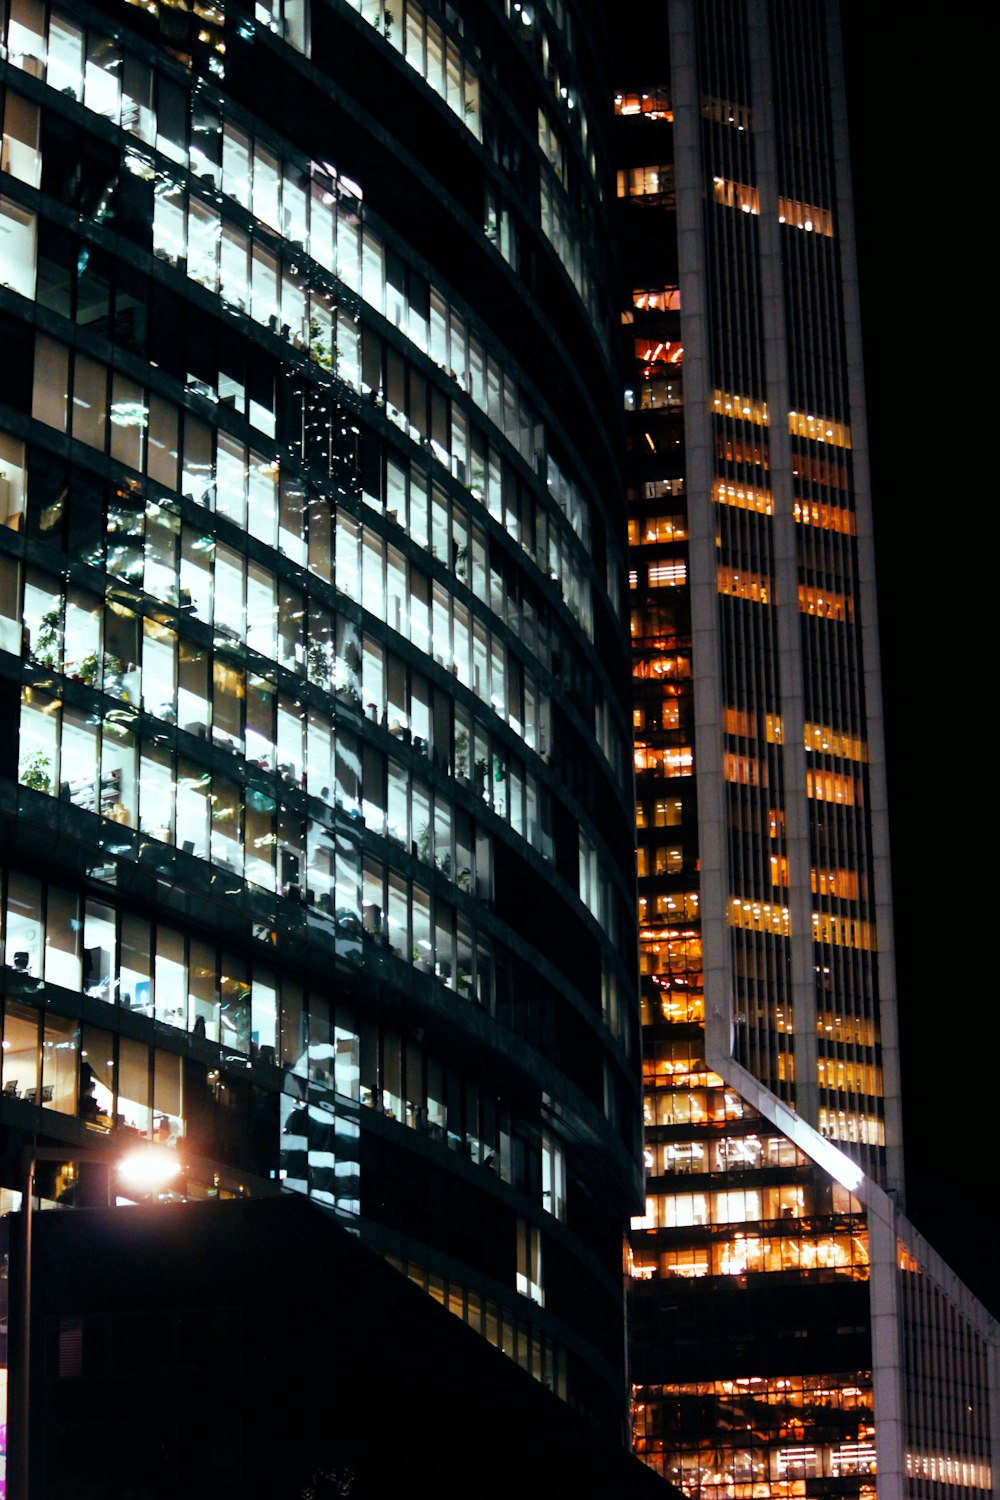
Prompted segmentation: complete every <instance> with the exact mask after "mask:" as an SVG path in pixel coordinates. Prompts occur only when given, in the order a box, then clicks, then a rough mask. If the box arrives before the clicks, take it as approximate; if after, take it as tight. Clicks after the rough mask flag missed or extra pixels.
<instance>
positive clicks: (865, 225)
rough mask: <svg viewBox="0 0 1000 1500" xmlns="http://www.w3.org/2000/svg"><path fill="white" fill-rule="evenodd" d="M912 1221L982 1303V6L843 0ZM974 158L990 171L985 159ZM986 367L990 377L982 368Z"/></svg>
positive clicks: (985, 401) (987, 1064)
mask: <svg viewBox="0 0 1000 1500" xmlns="http://www.w3.org/2000/svg"><path fill="white" fill-rule="evenodd" d="M843 10H844V16H845V32H846V54H847V67H848V91H849V103H850V109H851V132H852V156H853V159H854V179H855V182H854V186H855V200H856V206H857V207H856V212H857V232H858V249H859V262H860V279H861V296H862V318H863V325H864V338H865V373H866V382H867V390H868V416H869V432H870V440H871V456H872V492H873V497H874V507H875V531H876V545H877V565H878V570H879V597H880V611H879V613H880V630H881V638H882V668H883V681H884V684H885V710H886V732H887V745H888V764H889V797H890V807H891V809H892V811H891V824H890V826H891V834H892V854H893V890H894V903H895V913H896V953H897V969H898V976H899V1014H900V1031H901V1037H902V1058H903V1100H904V1125H905V1130H906V1149H907V1200H908V1211H909V1214H910V1217H911V1218H912V1219H913V1220H914V1222H915V1223H916V1225H917V1227H918V1228H919V1229H920V1230H921V1231H922V1232H923V1233H924V1234H925V1235H926V1237H927V1238H928V1239H929V1240H930V1241H931V1243H932V1244H933V1245H934V1246H935V1248H936V1249H938V1250H939V1251H940V1252H941V1253H942V1254H943V1255H944V1256H945V1257H946V1259H948V1260H949V1261H950V1262H951V1264H952V1265H953V1267H954V1268H955V1270H956V1271H958V1272H959V1273H960V1274H961V1275H962V1276H963V1277H964V1278H965V1279H966V1280H967V1282H968V1283H969V1285H970V1286H971V1287H972V1289H973V1290H974V1291H975V1292H976V1293H977V1294H978V1296H979V1297H981V1298H982V1299H983V1301H984V1302H986V1303H987V1305H988V1306H990V1309H991V1311H992V1312H993V1313H994V1314H995V1315H997V1316H1000V1271H998V1266H1000V1255H998V1253H997V1249H996V1245H995V1238H994V1237H995V1231H993V1233H992V1234H991V1233H990V1232H989V1230H988V1228H987V1225H988V1222H989V1221H991V1220H992V1221H993V1222H995V1216H996V1207H995V1202H994V1198H995V1191H994V1186H995V1183H996V1180H997V1176H998V1173H1000V1156H998V1154H995V1153H994V1151H993V1143H994V1141H995V1140H996V1141H998V1142H1000V1025H998V1021H997V1016H998V1014H1000V1006H998V1004H997V996H996V993H995V992H996V980H995V976H994V967H995V966H994V961H993V953H994V935H995V933H996V932H997V931H998V928H1000V923H998V919H997V913H996V911H995V903H996V900H997V896H996V886H997V881H996V878H995V875H994V873H993V858H992V856H993V845H994V842H995V840H996V817H995V810H994V806H993V787H994V784H995V774H994V770H993V762H994V759H995V751H994V749H993V744H992V741H993V738H994V731H991V730H990V727H989V726H990V723H991V722H992V718H993V714H992V701H991V700H992V699H993V697H994V696H995V689H994V688H993V680H994V678H995V676H996V668H995V665H994V660H993V658H994V652H995V644H994V637H995V634H996V631H995V625H994V610H995V608H996V606H995V605H993V608H990V607H989V606H988V604H987V603H986V602H984V601H990V602H991V603H992V600H993V599H996V600H998V601H1000V588H998V586H997V583H996V582H995V581H994V578H993V571H994V568H993V556H992V553H993V546H992V545H991V544H992V542H993V538H992V536H991V534H990V533H991V532H992V530H993V526H992V513H993V510H994V508H995V504H996V502H995V499H994V491H995V489H996V479H995V477H994V476H995V474H996V472H997V470H998V468H1000V465H998V462H997V459H996V458H995V457H994V456H993V454H992V452H991V448H990V445H989V443H988V442H985V441H984V439H983V435H984V434H987V433H991V432H996V430H997V427H998V425H1000V416H998V411H1000V379H998V378H997V374H996V371H995V370H994V371H992V372H990V371H988V370H987V368H986V349H987V347H988V345H989V343H990V337H991V332H990V331H991V325H993V324H994V323H995V315H994V311H993V307H992V298H991V296H990V294H989V293H990V290H991V289H992V281H993V275H994V274H995V273H993V274H991V273H990V270H989V269H988V262H989V261H990V260H992V258H993V255H994V254H995V251H994V243H993V239H992V226H991V220H992V216H993V213H994V212H995V208H994V204H995V202H996V199H997V193H996V190H995V187H994V185H993V180H992V179H993V176H994V172H995V165H994V163H993V162H992V161H991V160H990V155H991V152H990V150H989V149H987V150H986V151H983V150H982V149H981V143H983V142H990V145H991V146H992V142H993V141H994V140H995V139H996V125H995V122H994V120H992V119H987V112H988V105H989V103H990V96H991V85H992V83H993V80H992V79H990V78H988V77H987V67H988V61H987V60H988V59H991V57H992V52H991V47H992V43H991V40H990V39H989V38H988V37H987V34H986V30H987V20H988V18H989V17H990V15H991V14H992V11H991V9H990V8H989V7H983V8H982V10H981V11H980V12H978V13H977V11H976V9H975V8H973V7H969V6H952V7H940V8H938V9H936V10H935V12H934V25H933V28H931V27H930V26H929V25H928V24H927V23H926V20H925V19H924V18H926V17H927V16H928V14H929V13H928V12H926V11H923V12H920V11H915V10H913V9H910V10H907V9H906V8H900V7H896V6H891V7H890V6H878V5H874V4H872V3H871V0H843ZM991 169H992V170H991ZM991 373H992V377H993V378H992V379H991V378H990V375H991Z"/></svg>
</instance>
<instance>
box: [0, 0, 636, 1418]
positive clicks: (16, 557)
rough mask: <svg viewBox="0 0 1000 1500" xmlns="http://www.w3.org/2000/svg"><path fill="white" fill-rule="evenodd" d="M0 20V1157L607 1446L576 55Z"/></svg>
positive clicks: (606, 938) (584, 128)
mask: <svg viewBox="0 0 1000 1500" xmlns="http://www.w3.org/2000/svg"><path fill="white" fill-rule="evenodd" d="M2 17H3V28H2V38H0V39H2V42H3V51H2V54H0V57H2V61H0V110H2V126H3V159H2V169H3V175H2V179H0V187H2V196H0V256H2V270H0V283H2V285H0V329H2V333H0V344H2V350H3V358H2V361H0V367H2V373H0V502H2V520H3V526H2V528H0V648H2V650H0V698H2V721H0V722H2V756H3V762H2V765H0V803H2V809H0V812H2V816H0V829H2V838H3V849H2V853H3V886H2V906H3V943H4V968H3V979H2V984H3V994H4V1011H3V1052H2V1077H0V1121H2V1126H3V1131H4V1133H5V1134H4V1139H5V1141H6V1143H7V1152H8V1154H7V1156H5V1157H4V1160H5V1161H6V1162H8V1163H14V1162H16V1160H17V1148H18V1147H19V1146H20V1145H21V1144H22V1143H24V1142H26V1141H28V1140H30V1139H33V1138H37V1139H38V1140H39V1141H41V1142H44V1143H46V1144H47V1146H49V1147H52V1146H56V1147H58V1146H61V1145H63V1144H64V1145H65V1148H66V1162H65V1165H64V1166H63V1167H62V1168H61V1169H60V1170H58V1171H51V1172H47V1173H46V1172H43V1171H41V1170H40V1176H39V1182H40V1187H41V1191H42V1196H43V1197H44V1198H47V1199H51V1200H54V1201H56V1202H64V1201H65V1202H69V1201H70V1200H71V1198H75V1199H76V1201H80V1199H81V1197H85V1196H86V1192H85V1189H86V1182H85V1177H86V1174H85V1171H84V1170H83V1168H80V1167H78V1166H77V1165H76V1164H75V1158H74V1151H78V1150H81V1149H85V1148H92V1147H93V1146H94V1144H95V1143H97V1144H98V1145H99V1144H100V1142H101V1141H104V1140H107V1141H108V1142H109V1143H110V1145H111V1146H112V1147H117V1146H119V1145H121V1144H122V1143H125V1142H128V1141H136V1140H145V1141H153V1142H156V1143H159V1144H161V1145H163V1146H164V1147H165V1148H166V1149H169V1150H175V1151H177V1152H178V1154H179V1155H180V1156H182V1157H183V1161H184V1164H185V1169H186V1176H185V1178H184V1179H183V1181H182V1182H181V1184H180V1186H179V1191H180V1192H182V1193H184V1194H186V1195H187V1196H188V1197H205V1196H213V1195H222V1196H226V1195H230V1196H231V1195H241V1194H242V1195H251V1196H253V1195H257V1194H261V1193H267V1192H275V1191H278V1190H281V1189H283V1190H295V1191H297V1192H299V1193H303V1194H308V1195H310V1196H311V1197H312V1198H313V1199H314V1200H316V1201H317V1202H319V1203H321V1204H323V1205H325V1206H327V1207H328V1208H329V1209H330V1211H331V1212H333V1213H334V1214H336V1215H338V1216H340V1217H341V1219H343V1220H344V1221H345V1222H346V1223H348V1224H349V1225H351V1226H352V1227H354V1228H355V1229H356V1230H357V1232H358V1233H359V1235H360V1236H361V1238H362V1240H363V1241H365V1242H366V1243H367V1244H369V1245H370V1246H372V1247H374V1248H376V1249H377V1250H378V1251H380V1252H381V1253H382V1254H383V1255H384V1256H385V1257H387V1258H388V1259H390V1260H391V1261H392V1262H393V1263H394V1264H396V1265H397V1266H399V1267H400V1268H401V1269H402V1270H404V1271H405V1272H406V1274H407V1275H408V1276H409V1277H410V1278H411V1279H413V1280H415V1281H417V1282H418V1283H419V1284H420V1285H422V1286H423V1287H424V1288H425V1289H426V1290H427V1291H428V1292H429V1293H430V1294H431V1295H432V1296H434V1297H435V1298H437V1300H438V1301H440V1302H443V1303H444V1304H445V1305H446V1306H447V1307H449V1308H450V1309H451V1310H452V1311H453V1312H454V1313H455V1314H456V1315H457V1316H458V1317H460V1318H462V1319H463V1320H464V1321H465V1322H467V1323H468V1324H469V1325H471V1326H473V1327H474V1328H475V1329H477V1330H479V1331H480V1332H481V1333H482V1334H483V1336H484V1337H485V1338H486V1339H488V1340H489V1342H490V1343H492V1344H494V1345H495V1346H497V1347H498V1348H500V1349H502V1350H503V1352H504V1353H505V1354H507V1355H508V1356H509V1357H510V1358H511V1359H513V1360H514V1361H515V1362H516V1364H517V1365H519V1366H521V1367H522V1368H523V1369H524V1370H526V1371H528V1372H529V1373H530V1374H531V1375H533V1376H534V1377H535V1378H536V1379H537V1380H539V1381H540V1382H542V1383H544V1384H545V1385H546V1386H547V1387H549V1388H550V1389H551V1390H553V1391H555V1392H557V1393H558V1394H559V1395H560V1396H562V1397H563V1398H565V1399H566V1400H567V1401H568V1402H570V1403H571V1404H573V1405H575V1406H576V1407H577V1408H578V1409H580V1410H582V1411H584V1412H586V1413H587V1414H588V1415H589V1416H590V1417H591V1418H592V1419H593V1421H594V1422H595V1423H596V1424H597V1426H598V1427H599V1428H601V1429H602V1430H605V1431H607V1432H609V1433H612V1434H614V1435H615V1437H616V1438H617V1439H619V1440H620V1438H621V1436H622V1433H623V1430H624V1411H625V1404H624V1391H625V1361H624V1339H623V1289H622V1278H621V1256H622V1225H623V1223H624V1222H625V1220H626V1219H627V1216H628V1214H629V1213H630V1212H633V1211H634V1210H635V1209H636V1207H637V1206H638V1204H639V1202H640V1168H639V1097H640V1096H639V1057H638V1025H637V1017H636V1014H635V1006H634V1001H633V996H634V994H635V990H636V954H635V938H634V933H635V892H634V879H633V853H632V849H633V843H632V808H631V795H630V777H629V770H628V767H629V754H630V737H629V722H628V714H629V705H628V658H627V636H626V631H625V623H624V614H623V609H624V600H625V590H624V579H625V553H624V531H625V526H624V513H623V510H622V500H621V495H622V490H621V483H620V477H619V468H618V464H619V458H618V449H617V441H616V438H617V433H618V430H619V426H620V417H619V397H618V393H617V378H616V374H615V372H614V367H613V359H612V354H611V352H610V351H611V349H612V347H613V346H612V343H611V340H610V337H609V334H608V329H609V328H610V326H611V323H612V317H613V313H612V299H611V295H610V291H609V285H610V283H609V279H608V272H607V266H608V263H609V249H608V242H609V237H610V232H611V225H610V222H609V218H608V213H607V202H606V198H607V192H606V189H605V186H604V184H605V182H606V181H607V180H609V179H608V172H607V156H606V151H605V146H604V141H603V136H602V132H601V129H600V128H598V127H599V117H600V115H601V114H602V113H603V112H606V93H605V92H604V89H603V86H602V85H601V84H600V79H601V74H600V69H599V63H598V57H599V49H600V45H601V43H600V34H599V33H598V32H597V31H595V30H594V29H593V27H592V26H590V25H583V24H581V25H578V24H577V21H578V16H577V11H576V8H575V7H572V6H568V5H564V4H563V3H562V0H558V3H553V4H551V5H549V6H539V7H535V8H534V9H533V10H529V9H528V8H526V7H522V6H521V5H520V4H512V3H510V0H507V3H497V4H489V5H481V4H462V5H459V4H448V5H444V6H439V5H435V4H429V5H423V4H420V3H417V0H400V3H395V4H393V5H392V6H391V7H390V6H389V5H383V4H382V3H381V0H356V3H354V4H348V3H346V0H338V3H334V4H325V3H323V4H320V3H314V4H312V5H309V4H308V3H306V0H274V3H270V4H257V5H256V6H255V7H254V6H252V5H251V6H249V7H244V6H240V5H237V4H228V3H225V4H223V3H222V0H220V3H219V4H202V3H200V0H192V3H188V0H182V3H179V4H173V3H168V0H152V3H142V4H130V3H128V0H121V3H115V0H109V3H107V4H97V5H89V4H84V3H73V4H63V3H61V0H60V3H56V4H51V5H50V4H48V3H47V0H46V3H43V0H9V3H8V4H5V5H4V7H3V10H2ZM3 1187H4V1190H5V1192H6V1193H7V1194H8V1195H9V1194H10V1193H11V1192H13V1191H14V1190H16V1187H17V1173H16V1168H10V1169H9V1170H8V1171H7V1175H6V1176H4V1178H3ZM6 1201H7V1204H8V1206H9V1205H10V1203H11V1202H12V1201H13V1200H12V1199H11V1198H10V1197H9V1196H8V1197H7V1200H6Z"/></svg>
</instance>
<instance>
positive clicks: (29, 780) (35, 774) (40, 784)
mask: <svg viewBox="0 0 1000 1500" xmlns="http://www.w3.org/2000/svg"><path fill="white" fill-rule="evenodd" d="M18 779H19V780H20V782H21V785H22V786H26V787H29V788H30V790H31V791H33V792H48V793H50V794H51V791H52V762H51V760H50V759H49V757H48V756H47V755H46V754H45V751H44V750H33V751H32V752H31V754H30V755H29V756H28V758H27V759H26V761H25V762H24V765H23V766H22V767H21V774H20V777H19V778H18Z"/></svg>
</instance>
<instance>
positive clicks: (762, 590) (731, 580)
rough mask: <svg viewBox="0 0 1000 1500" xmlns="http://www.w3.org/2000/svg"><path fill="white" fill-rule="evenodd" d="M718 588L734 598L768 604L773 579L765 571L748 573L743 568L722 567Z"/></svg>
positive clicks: (719, 572) (721, 592) (719, 573)
mask: <svg viewBox="0 0 1000 1500" xmlns="http://www.w3.org/2000/svg"><path fill="white" fill-rule="evenodd" d="M718 590H719V593H720V594H727V595H729V597H730V598H733V599H752V600H753V602H754V604H768V603H769V602H770V597H771V580H770V579H769V578H768V577H767V575H766V574H765V573H747V572H745V571H744V569H742V568H720V569H719V571H718Z"/></svg>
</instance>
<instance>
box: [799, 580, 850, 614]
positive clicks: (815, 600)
mask: <svg viewBox="0 0 1000 1500" xmlns="http://www.w3.org/2000/svg"><path fill="white" fill-rule="evenodd" d="M799 609H800V610H801V611H802V613H803V614H804V615H815V616H816V617H817V618H818V619H820V620H853V619H854V600H853V599H852V598H851V597H850V596H849V595H848V594H838V593H835V592H834V590H833V589H818V588H813V586H812V585H811V584H804V583H800V584H799Z"/></svg>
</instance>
